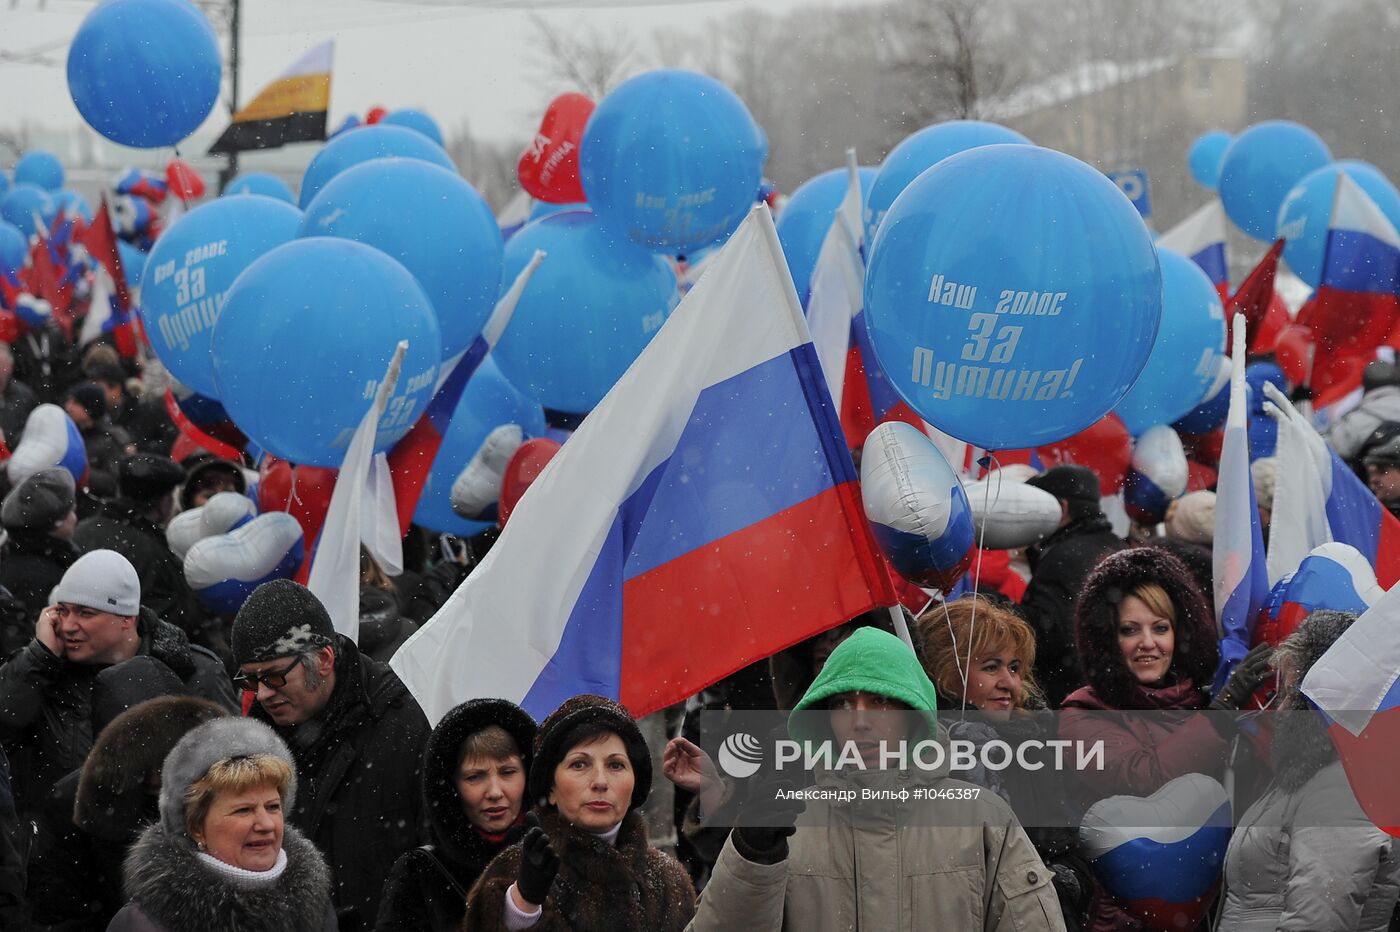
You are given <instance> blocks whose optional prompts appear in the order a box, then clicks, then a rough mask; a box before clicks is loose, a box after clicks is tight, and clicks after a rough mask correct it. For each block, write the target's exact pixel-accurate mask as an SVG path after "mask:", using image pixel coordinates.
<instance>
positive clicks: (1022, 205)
mask: <svg viewBox="0 0 1400 932" xmlns="http://www.w3.org/2000/svg"><path fill="white" fill-rule="evenodd" d="M1161 315H1162V274H1161V269H1160V265H1159V263H1158V260H1157V251H1156V249H1155V248H1154V247H1153V245H1152V239H1151V237H1150V236H1148V233H1147V228H1146V226H1144V225H1143V222H1142V217H1141V216H1140V215H1139V214H1138V212H1137V210H1136V209H1135V208H1134V207H1133V205H1132V203H1131V202H1130V201H1129V200H1128V199H1127V198H1126V197H1125V196H1124V195H1123V192H1122V191H1120V190H1119V189H1118V186H1117V185H1115V184H1114V183H1113V182H1112V181H1109V180H1108V178H1107V177H1105V176H1104V175H1103V173H1102V172H1099V171H1097V170H1096V169H1094V168H1092V167H1090V166H1089V165H1086V164H1085V163H1083V162H1081V161H1079V160H1078V159H1074V158H1071V157H1070V156H1068V155H1065V154H1063V153H1060V152H1055V151H1053V150H1050V149H1042V148H1039V147H1036V146H1026V145H994V146H983V147H979V148H976V149H971V150H969V151H967V152H962V153H960V154H958V155H954V156H951V157H950V158H947V159H945V160H943V161H942V162H940V163H939V164H937V165H935V166H934V167H933V168H931V169H929V170H928V171H926V172H924V173H923V174H922V175H920V176H919V177H918V178H917V179H916V180H915V181H914V183H913V184H911V185H910V186H909V187H908V188H906V189H905V191H904V193H903V194H901V195H900V196H899V197H898V198H897V199H896V200H895V202H894V204H893V206H892V207H891V208H890V211H889V213H888V214H887V215H886V217H885V219H884V221H883V222H882V223H881V225H880V231H879V233H878V234H877V236H876V238H875V242H874V244H873V245H872V247H871V250H870V263H869V267H868V269H867V272H866V277H865V317H866V325H867V327H868V329H869V333H870V337H871V341H872V343H873V345H874V349H875V355H876V357H877V358H878V361H879V364H880V368H881V369H882V370H883V371H884V372H885V374H886V376H887V378H889V380H890V382H891V384H892V385H893V387H894V388H895V390H896V391H897V392H899V394H900V395H901V396H902V397H903V398H904V400H905V401H906V402H908V404H909V405H910V406H911V407H912V408H913V409H914V410H915V411H916V412H918V414H919V415H920V416H921V417H923V419H924V420H926V421H928V422H929V423H931V424H933V425H934V426H935V427H937V428H939V429H940V430H942V431H944V432H945V433H948V434H951V435H952V436H954V437H956V438H958V439H959V440H964V441H967V442H968V443H973V444H976V445H977V446H980V447H983V448H985V449H988V450H1009V449H1021V448H1025V447H1034V446H1041V445H1043V444H1048V443H1053V442H1055V441H1058V440H1062V439H1064V438H1066V437H1069V436H1072V435H1074V434H1077V433H1079V432H1080V431H1081V430H1084V429H1085V428H1087V427H1088V426H1089V425H1091V424H1093V423H1094V422H1095V421H1097V420H1098V419H1099V418H1101V417H1103V416H1104V415H1105V414H1107V413H1108V412H1109V411H1111V410H1113V408H1114V406H1115V405H1116V404H1117V403H1118V401H1119V400H1120V399H1121V398H1122V397H1123V396H1124V395H1125V394H1126V393H1127V391H1128V389H1129V388H1131V387H1132V384H1133V382H1134V381H1135V380H1136V379H1137V377H1138V375H1139V373H1141V372H1142V368H1143V366H1144V364H1145V363H1146V361H1147V357H1148V353H1149V352H1150V350H1151V347H1152V343H1153V341H1154V339H1155V338H1156V335H1157V327H1158V322H1159V320H1160V318H1161Z"/></svg>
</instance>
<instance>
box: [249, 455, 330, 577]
mask: <svg viewBox="0 0 1400 932" xmlns="http://www.w3.org/2000/svg"><path fill="white" fill-rule="evenodd" d="M258 471H259V473H260V475H259V478H258V510H259V511H261V512H263V513H267V512H269V511H285V512H287V514H289V515H291V516H292V517H293V518H296V519H297V523H298V524H300V525H301V531H302V534H303V535H304V538H303V539H304V540H305V541H306V552H307V553H308V554H310V553H311V547H312V545H313V544H314V543H315V542H316V538H317V536H318V535H319V534H320V533H321V526H322V525H323V524H325V523H326V512H327V511H328V510H329V509H330V507H331V493H332V492H334V491H335V477H336V470H334V469H326V468H324V467H321V466H293V465H292V464H291V463H289V462H287V461H286V460H283V459H278V458H277V457H275V456H270V455H269V456H266V457H264V459H263V463H262V465H261V467H260V468H259V470H258Z"/></svg>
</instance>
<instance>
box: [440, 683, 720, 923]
mask: <svg viewBox="0 0 1400 932" xmlns="http://www.w3.org/2000/svg"><path fill="white" fill-rule="evenodd" d="M528 789H529V793H530V795H531V796H532V797H534V798H535V799H536V800H539V801H540V805H539V809H538V811H539V812H540V816H539V818H538V821H537V822H536V821H535V820H534V819H533V817H532V819H531V822H532V827H531V828H530V829H529V831H527V832H526V834H525V837H524V838H523V839H522V840H521V842H520V843H519V844H515V845H512V846H511V847H509V848H507V849H506V850H505V851H502V852H501V853H500V854H499V855H498V856H497V857H496V859H495V860H493V861H492V862H491V864H490V865H489V866H488V867H487V868H486V871H485V872H484V873H483V874H482V875H481V878H480V879H479V880H478V881H477V883H476V886H474V887H473V888H472V890H471V893H470V894H469V895H468V898H467V915H466V919H465V920H464V921H463V924H462V928H463V929H464V930H466V932H474V930H483V932H485V930H492V932H494V930H502V929H505V930H519V929H532V930H537V932H556V930H569V932H588V930H595V929H596V930H600V932H601V930H608V932H617V930H648V932H650V930H656V932H667V930H676V932H679V930H681V929H684V928H685V926H686V924H687V923H688V922H689V921H690V918H691V916H692V915H693V914H694V912H695V889H694V887H692V886H691V883H690V878H689V877H688V876H687V875H686V873H685V870H684V869H683V868H682V867H681V866H680V864H678V863H677V862H676V861H675V859H673V858H671V857H669V856H668V855H666V854H664V853H662V852H661V851H658V850H657V849H655V848H653V847H651V845H650V844H649V843H648V842H647V835H646V826H645V823H644V821H643V818H642V816H641V814H640V812H639V811H638V810H639V808H640V807H641V805H642V803H643V802H645V800H646V798H647V794H648V793H649V792H650V790H651V755H650V753H649V752H648V750H647V746H646V741H645V740H644V739H643V738H642V734H641V731H640V730H639V729H638V728H637V723H636V722H635V721H634V720H633V718H632V716H631V715H629V714H628V713H627V710H626V709H624V708H623V707H622V706H621V705H619V704H618V703H616V702H614V701H613V700H611V699H605V698H603V697H602V696H575V697H574V698H572V699H570V700H568V701H567V702H565V703H564V704H563V705H561V706H560V707H559V708H558V709H557V710H556V711H555V712H554V714H552V715H551V716H549V718H547V719H545V722H544V724H543V725H541V726H540V730H539V733H538V734H537V735H536V736H535V753H534V761H533V762H532V764H531V765H530V780H529V787H528Z"/></svg>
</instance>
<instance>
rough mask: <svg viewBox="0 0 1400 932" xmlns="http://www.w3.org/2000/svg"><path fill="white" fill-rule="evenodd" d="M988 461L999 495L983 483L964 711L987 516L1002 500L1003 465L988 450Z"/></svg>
mask: <svg viewBox="0 0 1400 932" xmlns="http://www.w3.org/2000/svg"><path fill="white" fill-rule="evenodd" d="M987 459H988V461H989V463H990V465H991V470H990V472H995V473H996V477H997V480H996V487H997V494H996V498H992V484H991V483H990V482H987V483H983V490H982V527H981V529H980V530H979V531H978V537H977V566H976V567H975V568H974V569H973V571H972V617H971V618H970V619H969V620H968V631H967V666H966V667H964V669H963V671H962V681H963V694H962V706H963V708H964V709H966V708H967V689H968V680H969V678H970V677H971V676H972V644H973V641H974V640H976V636H977V602H978V587H979V586H981V584H982V546H983V545H984V544H985V543H986V542H987V518H986V516H987V515H988V514H990V513H991V510H992V508H993V507H995V506H996V503H997V502H998V501H1000V500H1001V464H1000V463H998V462H997V455H996V453H994V452H993V451H991V450H988V451H987ZM944 611H945V612H946V611H947V602H944ZM949 630H950V631H951V630H952V628H951V625H950V627H949ZM957 656H958V645H957V642H956V641H954V643H953V659H954V660H956V659H957Z"/></svg>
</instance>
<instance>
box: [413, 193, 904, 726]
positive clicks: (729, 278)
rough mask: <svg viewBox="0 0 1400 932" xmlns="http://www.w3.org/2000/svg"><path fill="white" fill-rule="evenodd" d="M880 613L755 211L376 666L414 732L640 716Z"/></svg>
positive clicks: (800, 340)
mask: <svg viewBox="0 0 1400 932" xmlns="http://www.w3.org/2000/svg"><path fill="white" fill-rule="evenodd" d="M892 601H893V596H892V593H891V592H890V591H889V583H888V580H887V579H886V577H885V575H884V572H883V569H882V567H881V563H880V557H879V551H878V549H877V547H876V544H875V541H874V538H873V536H872V535H871V532H870V528H869V525H868V524H867V522H866V520H865V515H864V512H863V509H862V506H861V501H860V491H859V489H858V488H857V486H856V475H855V468H854V466H853V465H852V462H851V457H850V455H849V454H848V453H847V451H846V445H845V442H844V438H843V437H842V435H841V427H840V423H839V421H838V419H837V416H836V412H835V411H834V410H833V408H832V404H831V397H830V395H829V394H828V392H827V389H826V384H825V381H824V380H823V377H822V372H821V367H820V365H819V364H818V362H817V357H816V352H815V350H814V348H813V346H812V341H811V337H810V335H809V334H808V331H807V325H806V322H805V320H804V319H803V316H802V308H801V306H800V305H799V303H798V300H797V294H796V292H795V291H794V289H793V285H792V279H791V277H790V276H789V274H788V271H787V265H786V263H785V261H784V259H783V253H782V248H781V247H780V246H779V244H778V235H777V231H776V230H774V228H773V221H772V218H771V216H770V215H769V213H768V209H767V208H766V207H764V206H762V205H760V206H758V207H756V208H754V210H753V212H751V213H750V214H749V216H748V219H747V220H745V221H744V223H743V224H742V225H741V226H740V227H739V229H738V230H737V231H736V232H735V233H734V235H733V236H732V237H731V238H730V239H729V241H728V243H727V244H726V245H725V246H724V248H723V251H722V252H721V253H720V254H719V255H718V256H717V257H716V259H715V261H714V265H713V266H712V267H711V268H710V270H709V271H708V272H707V273H706V275H705V276H704V278H703V279H702V280H701V281H700V282H699V283H698V284H696V286H695V287H694V288H693V289H692V290H691V292H690V293H689V294H688V295H687V296H686V298H685V299H684V301H682V303H681V305H680V306H679V307H678V308H677V309H676V311H675V312H674V313H673V314H672V316H671V318H670V319H669V320H668V321H667V322H666V324H665V325H664V326H663V327H662V328H661V330H660V331H659V332H658V333H657V335H656V336H655V338H654V339H653V340H652V342H651V343H650V344H649V345H648V346H647V348H646V349H645V350H644V351H643V352H642V354H641V356H639V357H638V358H637V360H636V362H634V363H633V364H632V367H631V368H630V369H628V370H627V372H626V374H624V375H623V377H622V378H621V379H620V380H619V381H618V383H617V384H616V385H615V386H614V387H613V388H612V390H611V391H609V392H608V394H607V396H606V397H605V398H604V399H603V400H602V402H600V403H599V405H598V406H597V407H596V408H595V409H594V410H593V412H592V413H591V414H589V415H588V417H587V418H586V419H585V420H584V422H583V424H582V426H581V427H580V428H579V429H578V431H577V432H576V433H575V434H574V435H573V436H572V437H571V438H570V439H569V441H568V442H567V443H565V444H564V446H563V448H562V449H561V450H560V452H559V453H558V455H557V456H555V457H554V459H553V460H552V461H551V462H550V464H549V465H548V466H547V467H546V468H545V470H544V472H543V473H541V475H540V476H539V478H538V479H536V480H535V482H534V484H532V485H531V486H530V489H529V491H528V492H527V493H526V494H525V496H524V497H523V498H522V499H521V500H520V503H519V504H518V505H517V506H516V507H515V510H514V511H513V512H512V513H511V518H510V522H509V523H508V524H507V525H506V528H505V530H504V531H503V532H502V534H501V537H500V540H498V541H497V543H496V545H495V546H494V547H493V548H492V549H491V552H490V554H488V556H487V557H486V559H485V560H483V561H482V563H481V564H480V565H479V566H478V567H477V568H476V570H475V571H474V572H473V573H472V574H471V575H470V576H468V577H467V579H466V581H465V582H463V583H462V585H461V586H460V587H459V588H458V589H457V591H456V592H455V593H453V595H452V597H451V598H450V599H449V600H448V602H447V604H445V605H444V606H443V607H442V609H441V610H440V611H439V612H438V613H437V615H435V616H434V617H433V618H432V620H430V621H429V622H428V623H427V624H426V625H425V626H424V627H423V628H422V629H421V630H419V631H418V632H417V633H416V634H414V636H413V637H412V638H410V639H409V640H408V641H407V642H406V643H405V644H404V645H403V646H402V647H401V648H400V649H399V651H398V653H397V654H395V655H394V658H393V661H392V664H391V665H392V666H393V668H394V670H395V672H397V673H398V675H399V677H400V678H401V679H402V680H403V682H404V683H405V684H406V685H407V686H408V688H409V690H410V691H411V692H412V693H413V694H414V696H415V697H416V698H417V699H418V702H419V704H420V705H421V706H422V707H423V711H424V712H425V713H426V714H427V716H428V718H429V720H430V721H436V720H437V719H439V718H441V717H442V715H443V714H444V713H445V712H446V711H447V710H448V709H450V708H452V707H453V706H454V705H457V704H458V703H460V702H463V701H465V700H467V699H471V698H474V697H480V696H496V697H502V698H506V699H510V700H512V701H515V702H518V703H520V704H521V705H523V706H524V707H525V708H526V710H528V711H529V712H530V713H531V714H532V715H534V716H535V717H536V718H543V717H544V716H545V715H547V714H549V713H550V712H551V711H553V710H554V709H555V708H556V707H557V706H558V705H559V703H560V702H562V701H563V700H564V699H566V698H568V697H569V696H573V695H575V694H577V693H583V692H591V693H599V694H602V695H605V696H612V697H616V698H618V699H620V700H621V701H622V702H624V703H625V704H626V705H627V707H628V708H629V709H630V710H631V711H632V712H633V713H634V714H637V715H642V714H645V713H647V712H651V711H653V710H655V709H659V708H662V707H664V706H666V705H669V704H671V703H673V702H676V701H678V700H680V699H682V698H684V697H686V696H689V695H692V694H694V693H695V692H697V691H699V690H700V689H703V688H704V687H705V686H708V685H709V684H711V683H713V682H715V681H716V680H719V679H721V678H723V677H725V676H727V675H729V674H730V673H733V672H734V671H735V670H738V669H740V668H742V667H744V666H746V665H748V664H749V663H752V662H753V661H754V660H756V659H758V658H761V657H766V656H769V655H771V654H773V653H774V652H776V651H778V650H781V649H783V648H785V647H787V646H789V645H792V644H795V643H797V642H798V641H801V640H803V639H805V638H807V637H810V636H812V635H813V634H816V633H817V632H820V631H823V630H825V629H827V628H830V627H832V626H833V625H835V624H838V623H839V622H841V621H844V620H846V619H849V618H854V617H855V616H856V615H859V614H861V613H862V612H865V611H869V610H870V609H872V608H875V607H877V606H880V605H888V604H891V602H892Z"/></svg>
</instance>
